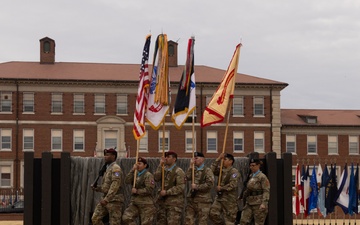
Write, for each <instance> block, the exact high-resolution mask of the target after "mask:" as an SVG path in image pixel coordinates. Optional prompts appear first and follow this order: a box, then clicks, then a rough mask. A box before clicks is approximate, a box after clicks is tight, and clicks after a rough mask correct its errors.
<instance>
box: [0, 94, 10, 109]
mask: <svg viewBox="0 0 360 225" xmlns="http://www.w3.org/2000/svg"><path fill="white" fill-rule="evenodd" d="M11 104H12V93H11V92H0V112H11V110H12V109H11Z"/></svg>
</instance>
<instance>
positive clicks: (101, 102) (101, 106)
mask: <svg viewBox="0 0 360 225" xmlns="http://www.w3.org/2000/svg"><path fill="white" fill-rule="evenodd" d="M95 114H105V94H95Z"/></svg>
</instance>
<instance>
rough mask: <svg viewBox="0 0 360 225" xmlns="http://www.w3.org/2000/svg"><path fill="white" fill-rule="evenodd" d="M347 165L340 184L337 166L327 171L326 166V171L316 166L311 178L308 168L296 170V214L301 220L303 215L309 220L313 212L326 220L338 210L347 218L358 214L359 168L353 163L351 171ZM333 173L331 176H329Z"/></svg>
mask: <svg viewBox="0 0 360 225" xmlns="http://www.w3.org/2000/svg"><path fill="white" fill-rule="evenodd" d="M348 170H349V168H348V166H347V164H345V166H344V169H343V171H342V173H341V177H340V179H339V180H337V176H336V164H334V165H332V164H331V166H330V169H328V167H327V165H326V164H325V166H324V170H323V169H322V167H321V165H320V164H319V165H318V167H317V169H316V167H315V166H314V167H313V169H312V174H311V176H310V173H309V166H305V165H302V167H301V169H300V165H299V164H297V166H296V174H295V196H294V197H295V199H294V202H293V213H294V214H295V215H296V216H298V215H299V214H300V212H301V211H303V212H304V216H305V217H307V216H308V215H309V214H310V212H311V211H312V210H313V209H317V211H318V213H319V215H321V216H323V217H326V216H327V215H328V214H330V213H333V212H334V211H335V206H339V207H340V208H341V209H342V210H343V212H344V214H349V215H354V213H356V214H358V213H359V212H358V199H359V195H358V190H359V165H356V168H355V166H354V164H353V163H351V168H350V171H348ZM329 171H330V172H329Z"/></svg>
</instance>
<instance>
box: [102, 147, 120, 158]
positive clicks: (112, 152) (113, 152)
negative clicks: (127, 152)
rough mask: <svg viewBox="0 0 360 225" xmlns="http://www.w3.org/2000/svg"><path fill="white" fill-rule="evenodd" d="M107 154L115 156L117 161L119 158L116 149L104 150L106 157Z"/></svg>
mask: <svg viewBox="0 0 360 225" xmlns="http://www.w3.org/2000/svg"><path fill="white" fill-rule="evenodd" d="M106 153H111V154H113V155H114V156H115V159H116V158H117V151H116V150H115V149H113V148H109V149H106V148H105V149H104V155H105V154H106Z"/></svg>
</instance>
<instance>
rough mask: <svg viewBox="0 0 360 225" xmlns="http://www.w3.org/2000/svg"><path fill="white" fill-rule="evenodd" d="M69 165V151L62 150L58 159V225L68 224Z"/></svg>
mask: <svg viewBox="0 0 360 225" xmlns="http://www.w3.org/2000/svg"><path fill="white" fill-rule="evenodd" d="M70 167H71V161H70V152H62V153H61V161H60V225H68V224H70V208H71V207H70V174H71V168H70Z"/></svg>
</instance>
